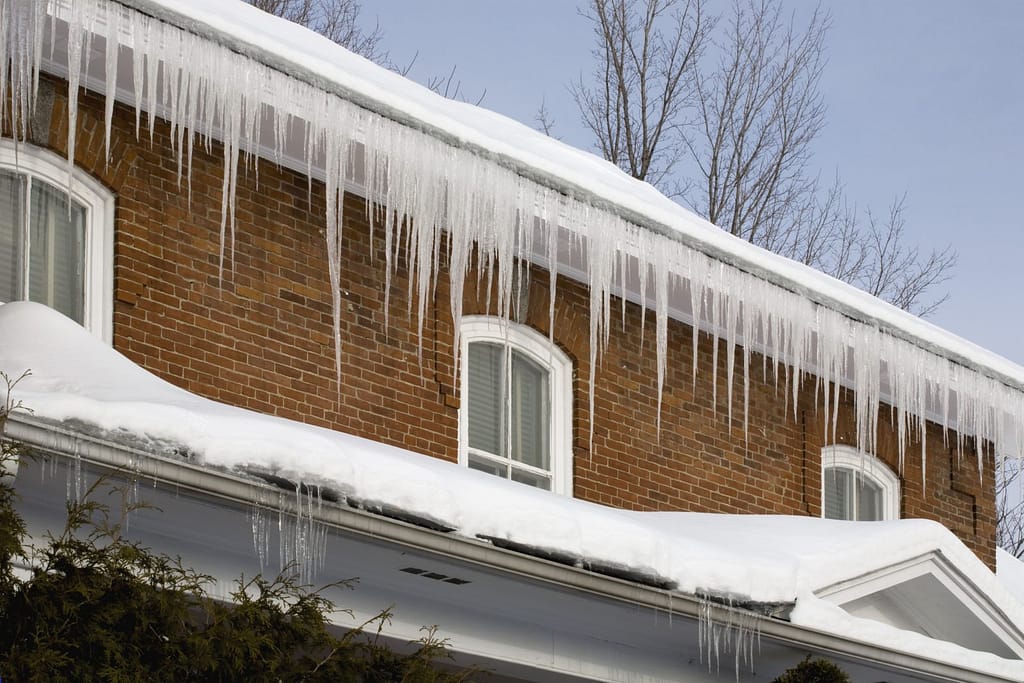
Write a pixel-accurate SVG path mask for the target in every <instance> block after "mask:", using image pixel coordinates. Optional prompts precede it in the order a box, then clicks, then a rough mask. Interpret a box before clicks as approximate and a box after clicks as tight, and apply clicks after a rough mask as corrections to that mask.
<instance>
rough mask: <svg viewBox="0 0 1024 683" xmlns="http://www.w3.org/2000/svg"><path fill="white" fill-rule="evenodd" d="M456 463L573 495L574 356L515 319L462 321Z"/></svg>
mask: <svg viewBox="0 0 1024 683" xmlns="http://www.w3.org/2000/svg"><path fill="white" fill-rule="evenodd" d="M461 334H462V343H461V349H460V353H461V357H462V362H461V366H462V371H461V376H462V390H461V397H462V400H461V408H460V411H459V462H460V463H462V464H464V465H466V466H468V467H470V468H472V469H475V470H480V471H482V472H488V473H490V474H494V475H496V476H499V477H504V478H506V479H511V480H513V481H518V482H520V483H523V484H529V485H530V486H536V487H537V488H541V489H546V490H549V491H554V492H555V493H561V494H565V495H571V494H572V442H571V429H570V428H571V423H572V362H571V361H570V360H569V358H568V356H566V355H565V354H564V353H563V352H562V351H561V350H560V349H558V348H557V347H555V346H553V345H552V344H551V343H550V342H549V341H548V339H547V338H546V337H544V336H542V335H540V334H538V333H537V332H535V331H534V330H532V329H530V328H528V327H526V326H524V325H519V324H516V323H513V322H509V323H507V324H503V323H501V322H500V321H499V320H498V319H496V318H490V317H485V316H469V317H466V318H465V319H464V320H463V322H462V330H461Z"/></svg>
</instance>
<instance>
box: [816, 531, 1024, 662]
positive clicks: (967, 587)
mask: <svg viewBox="0 0 1024 683" xmlns="http://www.w3.org/2000/svg"><path fill="white" fill-rule="evenodd" d="M922 576H932V577H934V578H935V580H936V581H938V583H939V584H941V586H942V587H943V588H945V589H946V590H947V591H949V593H950V595H952V596H953V597H954V598H955V599H956V600H957V601H959V602H960V603H962V604H963V605H964V606H965V607H966V608H967V609H968V610H970V611H971V613H972V614H973V615H974V616H975V617H976V618H977V619H978V621H979V622H981V623H982V624H983V625H984V627H985V628H987V629H988V630H989V631H990V632H991V633H992V635H993V636H995V637H996V638H998V639H999V640H1000V641H1001V642H1002V643H1004V644H1005V645H1006V647H1007V648H1009V649H1010V650H1011V651H1013V652H1014V653H1015V654H1016V655H1017V657H1018V658H1024V633H1022V632H1021V630H1020V628H1019V627H1018V626H1017V625H1015V624H1014V623H1013V621H1012V620H1011V619H1010V618H1008V617H1007V616H1006V614H1004V613H1003V611H1002V610H1000V609H999V607H998V606H997V605H996V604H995V603H993V602H992V601H991V600H990V599H989V598H988V597H987V596H985V595H984V593H982V591H981V590H980V589H979V588H978V587H977V586H976V585H975V584H974V583H973V582H971V580H970V579H968V578H967V577H966V576H964V574H963V573H962V572H960V571H959V570H958V569H957V567H956V566H955V565H953V563H951V562H950V561H949V560H947V559H946V558H945V557H944V556H943V555H942V553H941V552H937V551H932V552H928V553H925V554H924V555H920V556H918V557H915V558H911V559H909V560H906V561H904V562H900V563H897V564H894V565H891V566H889V567H885V568H883V569H879V570H877V571H874V572H870V573H868V574H864V575H861V576H857V577H854V578H851V579H847V580H845V581H841V582H839V583H836V584H833V585H831V586H826V587H825V588H822V589H820V590H817V591H815V595H816V596H817V597H819V598H824V599H827V600H828V601H829V602H831V603H833V604H835V605H838V606H839V607H844V609H845V606H846V605H848V604H849V603H852V602H854V601H856V600H860V599H863V598H868V597H871V596H875V595H879V594H883V593H885V594H888V593H892V595H890V596H889V597H890V599H891V600H893V601H895V602H896V603H897V604H898V605H899V607H900V608H901V609H903V610H904V611H905V612H906V613H907V614H908V615H909V616H911V617H912V618H913V619H914V620H915V621H916V623H917V625H918V626H919V627H920V628H921V629H922V631H923V632H925V633H927V634H928V635H929V637H932V638H939V639H943V640H946V639H949V638H948V635H947V632H948V631H949V630H950V628H952V627H953V626H955V625H954V624H949V623H943V620H941V619H936V618H935V617H934V616H929V615H928V614H927V613H925V612H924V611H922V610H920V609H918V606H917V605H915V604H914V603H913V602H912V601H910V600H907V599H906V598H905V596H901V595H900V594H899V588H900V586H901V585H902V584H905V583H907V582H909V581H911V580H913V579H915V578H918V577H922Z"/></svg>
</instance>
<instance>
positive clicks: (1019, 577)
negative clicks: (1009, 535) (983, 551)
mask: <svg viewBox="0 0 1024 683" xmlns="http://www.w3.org/2000/svg"><path fill="white" fill-rule="evenodd" d="M996 576H997V577H999V581H1000V582H1001V583H1002V584H1003V586H1005V587H1006V590H1008V591H1010V593H1012V594H1013V596H1014V597H1015V598H1017V599H1018V600H1019V601H1020V602H1021V603H1022V604H1024V560H1021V559H1020V558H1019V557H1014V556H1013V555H1011V554H1010V553H1008V552H1006V551H1005V550H1003V549H1002V548H997V549H996Z"/></svg>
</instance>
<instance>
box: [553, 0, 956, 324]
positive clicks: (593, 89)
mask: <svg viewBox="0 0 1024 683" xmlns="http://www.w3.org/2000/svg"><path fill="white" fill-rule="evenodd" d="M702 3H703V0H685V1H684V0H591V3H590V5H589V8H588V10H587V11H585V12H583V14H584V16H585V17H587V18H588V19H590V20H591V21H592V22H593V24H594V30H595V34H596V37H597V47H596V49H595V50H594V55H595V57H596V61H597V63H596V67H595V70H594V72H593V74H592V76H591V80H590V83H589V84H588V83H585V82H584V81H583V79H582V77H581V78H580V80H579V81H577V82H576V83H573V84H572V85H570V90H571V92H572V94H573V96H574V98H575V100H576V103H577V105H578V107H579V109H580V113H581V117H582V120H583V123H584V125H585V126H586V127H587V128H588V129H590V130H591V131H592V132H593V133H594V136H595V138H596V140H597V147H598V149H599V150H600V152H601V153H602V154H603V155H604V156H605V158H607V159H609V160H610V161H612V162H614V163H616V164H617V165H618V166H619V167H620V168H622V169H623V170H625V171H626V172H627V173H630V174H631V175H632V176H634V177H636V178H639V179H641V180H646V181H648V182H650V183H651V184H653V185H655V186H657V187H658V188H659V189H661V190H662V191H663V192H665V193H666V194H667V195H668V196H670V197H675V198H678V199H682V200H683V201H685V202H686V203H687V204H688V205H689V206H691V207H692V208H694V210H696V211H697V212H698V213H700V214H702V215H704V216H705V217H707V218H708V219H709V220H710V221H711V222H713V223H715V224H716V225H718V226H719V227H721V228H722V229H724V230H727V231H729V232H731V233H732V234H734V235H737V236H739V237H742V238H744V239H746V240H748V241H750V242H753V243H755V244H758V245H760V246H762V247H765V248H766V249H770V250H771V251H775V252H777V253H780V254H783V255H784V256H788V257H790V258H793V259H796V260H799V261H801V262H803V263H807V264H808V265H811V266H814V267H816V268H818V269H820V270H823V271H824V272H826V273H829V274H831V275H834V276H835V277H838V278H840V279H843V280H846V281H847V282H850V283H852V284H855V285H857V286H859V287H861V288H862V289H864V290H866V291H868V292H870V293H871V294H874V295H876V296H879V297H881V298H883V299H886V300H887V301H889V302H891V303H893V304H895V305H897V306H900V307H901V308H904V309H907V310H910V311H913V312H915V313H917V314H919V315H926V314H928V313H930V312H931V311H933V310H934V309H935V308H936V307H937V306H938V305H940V304H941V303H942V302H943V301H944V300H945V299H946V296H939V297H938V298H937V299H936V300H926V294H927V293H929V291H930V290H932V289H933V288H934V287H936V286H937V285H940V284H941V283H942V282H944V281H945V280H947V279H948V278H949V274H950V272H951V269H952V268H953V267H954V266H955V263H956V254H955V252H954V251H953V250H952V249H951V248H950V247H946V248H945V249H941V250H932V251H930V252H927V253H926V252H922V251H921V250H920V249H919V248H917V247H915V246H912V245H908V244H907V241H906V235H905V232H904V227H905V200H904V199H903V198H898V199H897V200H895V201H894V202H893V204H892V206H891V207H890V209H889V212H888V213H887V214H886V215H885V216H884V217H881V218H879V217H876V215H875V214H874V213H873V212H871V211H870V210H866V211H863V212H861V211H858V210H857V209H856V207H853V206H851V205H850V204H849V202H848V201H847V199H846V197H845V193H844V191H843V187H842V184H841V182H840V181H839V179H838V178H837V179H836V180H835V181H834V182H833V183H832V184H830V185H827V186H823V185H822V184H821V182H820V180H819V175H818V173H817V172H816V171H815V170H814V169H813V168H811V161H812V143H813V142H814V140H815V139H816V137H817V136H818V134H819V132H820V131H821V130H822V128H823V126H824V125H825V118H826V116H825V114H826V112H825V105H824V102H823V100H822V96H821V92H820V88H819V84H820V79H821V74H822V69H823V67H824V61H825V58H824V54H825V36H826V33H827V30H828V25H829V18H828V16H827V15H824V14H822V13H821V12H819V11H815V12H813V13H812V14H811V16H810V17H809V18H808V19H807V20H806V21H805V22H803V23H798V22H797V21H796V20H795V18H794V17H792V16H785V15H783V13H782V9H781V6H780V2H779V0H736V2H735V4H734V5H733V7H732V10H731V13H730V14H729V16H728V17H725V18H724V19H723V18H721V17H709V16H707V13H706V12H705V11H704V8H703V6H702ZM684 170H685V172H686V173H685V175H686V176H687V177H686V178H685V179H684V178H681V171H684Z"/></svg>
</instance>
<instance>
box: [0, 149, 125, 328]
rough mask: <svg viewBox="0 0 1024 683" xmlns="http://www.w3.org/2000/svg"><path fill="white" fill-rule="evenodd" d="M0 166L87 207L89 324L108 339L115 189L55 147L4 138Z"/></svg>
mask: <svg viewBox="0 0 1024 683" xmlns="http://www.w3.org/2000/svg"><path fill="white" fill-rule="evenodd" d="M0 168H3V169H10V170H13V171H15V172H16V173H19V174H24V175H28V176H30V177H32V178H36V179H39V180H40V181H42V182H45V183H47V184H49V185H51V186H54V187H56V188H57V189H59V190H64V191H65V192H68V193H69V194H70V196H71V198H72V199H73V200H74V201H76V202H78V203H79V204H81V205H82V206H84V207H85V209H86V225H85V266H84V268H83V272H84V275H85V282H83V283H82V284H83V292H84V298H85V301H84V312H83V321H82V322H83V326H84V327H85V328H86V329H87V330H89V331H90V332H91V333H92V334H93V335H95V336H96V337H98V338H100V339H102V340H103V341H105V342H106V343H108V344H111V343H113V337H114V335H113V325H114V322H113V320H114V195H113V194H111V192H110V191H109V190H107V189H106V188H105V187H104V186H103V185H102V184H100V183H99V182H98V181H97V180H96V179H95V178H93V177H92V176H90V175H89V174H88V173H85V172H84V171H82V170H81V169H79V168H72V169H71V170H70V175H69V167H68V161H67V159H64V158H62V157H60V156H58V155H56V154H54V153H53V152H51V151H50V150H47V149H43V148H41V147H37V146H35V145H32V144H29V143H26V142H18V143H15V142H14V141H13V140H11V139H9V138H3V139H0Z"/></svg>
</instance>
